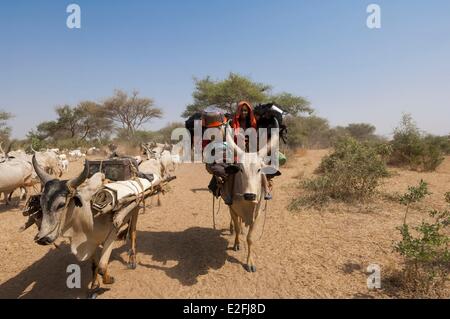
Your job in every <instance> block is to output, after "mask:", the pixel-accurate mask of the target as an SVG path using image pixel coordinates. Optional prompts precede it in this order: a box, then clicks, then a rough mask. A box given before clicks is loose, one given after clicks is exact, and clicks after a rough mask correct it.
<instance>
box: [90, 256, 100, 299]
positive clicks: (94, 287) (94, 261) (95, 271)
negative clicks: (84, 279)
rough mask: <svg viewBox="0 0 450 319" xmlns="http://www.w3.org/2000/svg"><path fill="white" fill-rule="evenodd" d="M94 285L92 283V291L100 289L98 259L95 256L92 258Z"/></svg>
mask: <svg viewBox="0 0 450 319" xmlns="http://www.w3.org/2000/svg"><path fill="white" fill-rule="evenodd" d="M91 266H92V283H91V290H92V291H95V290H97V289H99V288H100V280H99V277H98V261H97V258H96V257H95V256H94V257H93V258H92V265H91Z"/></svg>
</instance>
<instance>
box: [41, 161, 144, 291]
mask: <svg viewBox="0 0 450 319" xmlns="http://www.w3.org/2000/svg"><path fill="white" fill-rule="evenodd" d="M33 166H34V169H35V171H36V174H37V175H38V177H39V179H40V181H41V183H42V185H43V190H42V194H41V195H40V209H41V211H42V212H41V213H42V219H41V220H40V221H39V222H37V223H36V224H37V225H38V227H39V233H38V234H37V235H36V237H35V241H36V242H37V243H38V244H40V245H50V244H52V243H54V242H55V241H56V240H57V239H58V238H59V237H64V238H68V239H69V240H70V247H71V251H72V253H73V254H74V255H75V256H76V257H77V259H78V260H80V261H85V260H89V259H91V260H92V265H93V268H92V270H93V280H92V284H91V289H92V290H96V289H98V288H99V287H100V282H99V278H98V275H101V276H102V279H103V283H104V284H112V283H113V282H114V278H113V277H111V276H110V275H109V274H108V271H107V268H108V262H109V258H110V255H111V251H112V249H113V243H114V241H115V240H116V239H117V238H118V237H119V236H120V235H121V234H120V232H119V229H117V227H115V226H114V224H113V218H112V215H111V214H104V215H99V216H96V217H94V216H93V213H92V211H91V203H90V200H91V198H92V196H93V195H94V194H95V193H96V192H97V191H98V190H99V189H100V187H101V186H102V181H103V178H104V176H103V174H101V173H97V174H95V175H93V176H92V177H91V178H90V179H87V176H88V173H89V166H88V165H87V163H85V166H84V170H83V172H82V173H81V174H80V175H79V176H78V177H76V178H74V179H71V180H58V179H55V178H54V177H52V176H51V175H49V174H48V173H46V172H45V171H44V170H43V169H42V168H41V167H40V166H39V164H38V163H37V161H36V157H35V156H33ZM138 210H139V208H138V207H136V208H134V209H133V210H132V211H131V214H130V216H131V217H130V219H129V221H128V222H129V227H130V228H129V230H130V237H131V244H132V249H131V251H130V260H129V267H130V268H133V269H134V268H135V267H136V258H135V255H136V249H135V247H136V246H135V244H136V223H137V216H138ZM125 230H126V229H125ZM99 246H102V250H101V253H100V256H99V258H97V256H96V251H97V248H98V247H99Z"/></svg>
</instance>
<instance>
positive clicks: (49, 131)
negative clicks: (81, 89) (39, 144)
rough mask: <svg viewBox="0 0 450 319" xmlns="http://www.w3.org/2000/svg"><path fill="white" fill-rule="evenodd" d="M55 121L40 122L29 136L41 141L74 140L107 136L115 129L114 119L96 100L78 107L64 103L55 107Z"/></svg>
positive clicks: (80, 104) (79, 140)
mask: <svg viewBox="0 0 450 319" xmlns="http://www.w3.org/2000/svg"><path fill="white" fill-rule="evenodd" d="M55 111H56V113H57V115H58V118H57V119H56V120H55V121H46V122H42V123H40V124H39V125H38V126H37V127H36V130H33V131H31V132H30V133H29V134H28V137H29V138H34V139H37V140H40V141H43V140H47V139H50V140H53V141H55V140H62V139H68V140H72V141H73V142H76V143H78V142H83V141H87V140H93V139H98V140H102V139H105V138H107V137H108V136H109V135H110V134H111V132H112V129H113V123H112V120H111V119H109V118H108V117H107V116H106V110H105V109H104V107H103V106H102V105H100V104H98V103H96V102H92V101H84V102H81V103H79V104H78V105H77V106H76V107H71V106H70V105H64V106H60V107H57V108H56V109H55Z"/></svg>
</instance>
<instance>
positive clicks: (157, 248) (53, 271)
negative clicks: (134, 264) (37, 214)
mask: <svg viewBox="0 0 450 319" xmlns="http://www.w3.org/2000/svg"><path fill="white" fill-rule="evenodd" d="M137 245H138V246H137V248H138V254H144V255H148V256H151V258H152V260H153V261H154V263H153V262H152V263H145V264H142V263H140V264H138V267H147V268H152V269H157V270H161V271H164V272H165V273H166V275H167V276H168V277H170V278H174V279H177V280H178V281H180V283H182V284H183V285H186V286H192V285H194V284H196V283H197V278H198V277H199V276H201V275H205V274H207V273H208V271H209V270H210V269H220V268H221V267H223V265H224V264H225V262H226V261H229V262H232V263H238V261H237V260H236V259H235V258H233V257H231V256H229V255H228V253H227V246H228V241H227V240H226V239H225V238H223V237H222V236H221V231H220V230H213V229H208V228H200V227H194V228H189V229H186V230H184V231H182V232H142V231H140V232H138V237H137ZM128 248H129V245H128V244H126V245H123V246H121V247H119V248H117V249H115V250H114V251H113V254H112V256H111V261H112V260H120V261H121V262H122V263H126V261H125V260H122V258H121V257H120V254H121V253H123V252H127V251H128ZM170 261H174V262H176V265H175V266H173V267H169V266H167V267H166V266H165V265H166V264H167V263H168V262H170ZM70 264H79V265H80V267H81V279H82V281H81V287H82V288H81V289H69V288H67V285H66V280H67V277H68V275H69V273H67V272H66V269H67V266H68V265H70ZM112 275H113V276H114V277H115V278H116V280H118V281H120V280H121V279H120V274H114V273H112ZM90 280H91V267H90V262H83V263H79V262H78V261H77V259H76V258H75V256H73V255H72V254H71V253H70V249H69V247H68V245H66V244H64V245H61V246H60V247H59V248H58V249H55V248H53V249H51V250H50V251H49V252H48V253H47V254H45V255H44V256H43V257H42V258H41V259H39V260H38V261H36V262H35V263H34V264H32V265H31V266H29V267H28V268H26V269H24V270H22V271H21V272H20V273H18V274H17V275H15V276H14V277H12V278H11V279H9V280H7V281H5V282H3V283H1V284H0V299H2V298H82V299H84V298H86V297H87V294H88V286H89V283H90ZM107 288H111V289H114V285H111V286H108V287H107Z"/></svg>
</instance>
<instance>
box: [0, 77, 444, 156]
mask: <svg viewBox="0 0 450 319" xmlns="http://www.w3.org/2000/svg"><path fill="white" fill-rule="evenodd" d="M192 98H193V102H192V103H190V104H188V105H187V106H186V108H185V110H184V111H183V113H182V114H181V116H182V117H183V118H185V119H186V118H188V117H189V116H191V115H192V114H194V113H196V112H199V111H202V110H203V109H205V108H206V107H208V106H210V105H216V106H218V107H220V108H222V109H224V110H226V111H227V112H231V113H232V112H234V111H235V107H236V105H237V104H238V103H239V102H240V101H242V100H246V101H249V102H251V103H252V104H253V105H257V104H259V103H269V102H273V103H275V104H276V105H278V106H279V107H280V108H281V109H283V110H284V111H286V112H287V113H288V114H289V115H288V116H287V117H286V125H287V127H288V141H287V144H288V147H290V148H299V147H302V148H308V149H324V148H330V147H332V146H333V145H335V143H336V142H337V141H338V140H340V139H342V138H346V137H350V138H354V139H356V140H358V141H364V142H379V143H383V142H387V141H386V140H385V138H383V137H380V136H378V135H377V134H376V127H375V126H373V125H372V124H369V123H352V124H349V125H348V126H346V127H343V126H337V127H331V125H330V124H329V121H328V120H327V119H325V118H322V117H319V116H317V115H316V114H315V110H314V109H313V108H312V107H311V103H310V101H308V99H306V98H305V97H302V96H297V95H295V94H292V93H288V92H281V93H277V94H274V93H273V87H272V86H271V85H269V84H266V83H260V82H256V81H253V80H252V79H250V78H249V77H246V76H242V75H239V74H236V73H230V74H229V75H228V76H227V77H226V78H225V79H222V80H214V79H212V78H211V77H210V76H207V77H205V78H203V79H197V78H194V91H193V93H192ZM55 113H56V119H55V120H51V121H45V122H42V123H40V124H38V125H37V126H36V128H34V129H32V130H31V131H30V132H29V133H28V134H27V138H26V139H25V140H15V141H14V142H15V144H17V145H18V146H23V145H26V144H28V145H29V144H32V145H33V147H34V148H36V149H37V148H45V147H50V146H51V147H59V148H63V149H64V148H74V147H83V146H86V147H87V146H92V145H94V146H102V145H107V144H109V143H110V142H112V141H114V142H118V143H120V142H127V143H132V144H134V145H138V144H139V143H141V142H148V141H157V142H171V141H170V135H171V132H172V130H173V129H174V128H176V127H182V126H184V123H179V122H175V123H168V124H167V125H166V126H165V127H163V128H162V129H160V130H156V131H152V130H145V129H144V125H145V124H148V123H150V122H151V121H152V120H153V119H156V118H162V116H163V111H162V109H161V108H160V107H157V106H156V105H155V102H154V100H153V99H152V98H149V97H141V96H140V95H139V92H137V91H133V92H131V93H127V92H125V91H122V90H115V91H114V94H113V95H112V96H111V97H109V98H106V99H105V100H104V101H102V102H96V101H82V102H80V103H78V104H77V105H75V106H71V105H61V106H58V107H56V108H55ZM12 116H13V115H12V114H10V113H7V112H0V141H3V143H4V144H6V143H7V142H8V141H9V140H10V133H11V128H10V127H9V126H8V125H7V121H8V120H9V119H10V118H11V117H12ZM405 121H406V122H408V123H406V122H405ZM401 124H402V125H404V126H405V125H406V126H408V128H404V129H405V130H407V131H408V134H409V135H408V134H407V135H408V137H407V139H409V142H411V143H415V146H414V147H412V150H408V151H406V150H404V151H405V152H409V153H411V154H409V155H405V156H406V157H413V156H414V155H413V153H414V152H416V153H417V152H425V151H424V149H427V147H424V146H423V145H422V146H420V145H419V144H424V143H425V144H430V143H431V144H434V145H436V147H437V148H438V149H439V150H440V151H442V153H445V154H450V146H449V145H450V141H449V137H448V136H446V137H435V136H433V135H429V134H423V133H421V132H420V131H419V129H418V128H417V126H416V125H415V123H414V122H413V120H412V118H410V117H409V118H408V115H405V116H404V118H403V120H402V123H401ZM396 134H397V135H396ZM400 135H401V134H399V132H398V131H397V132H394V140H395V137H396V136H397V138H399V136H400ZM449 136H450V135H449ZM420 141H422V142H420ZM397 144H398V143H397ZM397 146H398V145H397ZM414 148H416V149H414ZM419 149H423V150H422V151H420V150H419ZM428 149H430V148H429V147H428ZM433 149H434V148H433ZM429 151H430V150H429ZM404 160H405V159H403V161H404ZM398 161H400V162H401V160H398Z"/></svg>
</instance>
